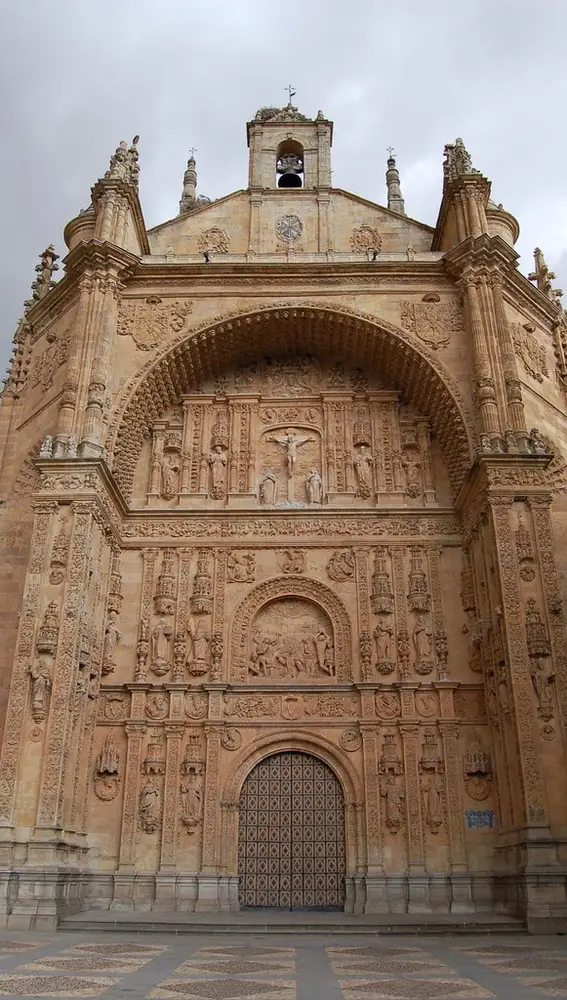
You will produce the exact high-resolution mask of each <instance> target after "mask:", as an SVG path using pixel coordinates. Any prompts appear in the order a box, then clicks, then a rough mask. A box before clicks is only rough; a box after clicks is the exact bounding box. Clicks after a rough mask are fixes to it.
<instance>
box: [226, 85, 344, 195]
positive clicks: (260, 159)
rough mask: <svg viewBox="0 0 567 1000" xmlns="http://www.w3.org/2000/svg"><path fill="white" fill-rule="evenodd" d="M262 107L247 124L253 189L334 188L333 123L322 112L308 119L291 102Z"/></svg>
mask: <svg viewBox="0 0 567 1000" xmlns="http://www.w3.org/2000/svg"><path fill="white" fill-rule="evenodd" d="M289 92H290V99H289V103H288V104H287V105H286V106H285V107H284V108H271V107H266V108H260V109H259V111H257V112H256V114H255V116H254V119H253V120H252V121H250V122H248V124H247V126H246V130H247V134H248V147H249V149H250V154H249V164H250V166H249V174H248V185H249V187H250V189H251V190H252V191H258V190H266V189H268V190H270V189H271V190H276V189H279V190H280V191H286V190H287V191H297V189H299V188H305V189H310V190H312V191H313V190H321V189H322V188H323V189H325V188H330V187H331V144H332V141H333V123H332V122H330V121H328V120H327V119H326V118H325V115H324V114H323V112H322V111H319V113H318V114H317V117H316V118H307V117H306V115H303V114H301V112H300V111H299V110H298V109H297V108H296V107H295V105H293V104H292V103H291V98H292V97H293V94H294V91H293V90H292V89H291V87H290V88H289Z"/></svg>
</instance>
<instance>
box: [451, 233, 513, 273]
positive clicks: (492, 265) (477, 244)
mask: <svg viewBox="0 0 567 1000" xmlns="http://www.w3.org/2000/svg"><path fill="white" fill-rule="evenodd" d="M518 259H519V254H518V253H516V251H515V250H514V248H513V247H511V246H510V245H509V244H508V243H506V242H505V241H504V240H503V239H502V237H501V236H488V235H486V234H483V235H482V236H477V237H476V238H475V237H474V236H469V237H467V239H466V240H463V241H462V242H461V243H459V244H457V246H455V247H452V249H451V250H448V251H447V253H446V254H445V256H444V258H443V261H444V263H445V267H446V269H447V271H448V273H449V274H451V275H452V276H453V277H455V278H457V279H459V278H461V276H462V275H463V274H465V273H466V272H467V271H468V270H471V271H473V272H479V273H482V272H483V271H490V272H494V271H499V272H501V273H502V274H506V273H508V272H510V271H511V270H513V269H514V268H516V267H517V262H518Z"/></svg>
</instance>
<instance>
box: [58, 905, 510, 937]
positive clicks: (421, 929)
mask: <svg viewBox="0 0 567 1000" xmlns="http://www.w3.org/2000/svg"><path fill="white" fill-rule="evenodd" d="M58 927H59V930H61V931H81V932H85V931H89V932H92V931H114V932H117V931H119V932H124V933H129V934H131V933H135V934H156V933H163V934H202V933H205V932H206V934H207V935H210V934H354V935H357V936H358V935H360V934H365V935H366V934H374V935H382V934H384V935H392V934H402V935H408V934H423V935H430V934H518V933H527V931H526V928H525V925H524V923H523V922H522V921H521V920H516V919H514V918H513V917H508V916H501V915H498V914H489V913H487V914H471V915H470V916H469V917H464V916H459V915H457V914H455V915H453V914H417V913H397V914H394V913H386V914H361V915H360V916H355V915H351V914H342V913H341V914H339V913H306V912H295V913H293V912H285V913H282V912H278V913H267V914H262V915H260V914H259V913H250V912H244V913H233V914H230V915H229V914H223V913H166V912H163V913H160V912H151V911H143V912H137V913H136V912H132V911H129V912H124V913H117V912H108V911H106V910H105V911H101V910H90V911H82V912H80V913H75V914H73V915H72V916H68V917H64V918H62V919H61V920H60V921H59V925H58Z"/></svg>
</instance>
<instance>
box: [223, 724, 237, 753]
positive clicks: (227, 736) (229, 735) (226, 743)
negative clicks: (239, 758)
mask: <svg viewBox="0 0 567 1000" xmlns="http://www.w3.org/2000/svg"><path fill="white" fill-rule="evenodd" d="M220 741H221V746H223V747H224V749H225V750H238V749H239V747H241V746H242V733H241V732H240V730H238V729H234V728H233V727H232V726H229V727H228V729H224V730H223V733H222V735H221V740H220Z"/></svg>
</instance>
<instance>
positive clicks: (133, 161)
mask: <svg viewBox="0 0 567 1000" xmlns="http://www.w3.org/2000/svg"><path fill="white" fill-rule="evenodd" d="M139 141H140V136H139V135H135V136H134V138H133V139H132V145H131V146H130V147H129V146H128V143H127V142H125V140H124V139H123V140H122V142H121V143H119V145H118V146H117V147H116V152H115V153H113V155H112V156H111V157H110V165H109V168H108V170H107V171H106V173H105V175H104V179H105V180H119V181H124V183H125V184H131V185H132V186H133V187H135V188H136V190H138V178H139V176H140V165H139V163H138V160H139V158H140V157H139V153H138V143H139Z"/></svg>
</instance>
